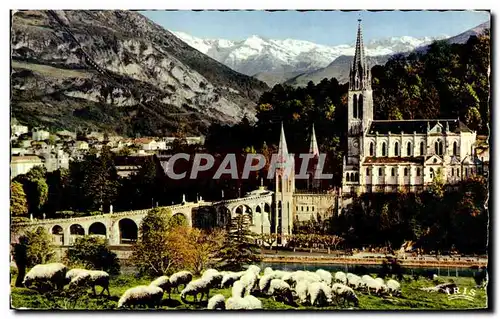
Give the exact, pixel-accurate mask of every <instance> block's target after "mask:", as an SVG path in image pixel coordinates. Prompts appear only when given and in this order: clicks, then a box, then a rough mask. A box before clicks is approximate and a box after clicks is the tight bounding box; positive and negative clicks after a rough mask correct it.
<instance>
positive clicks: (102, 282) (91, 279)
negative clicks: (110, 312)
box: [66, 269, 111, 297]
mask: <svg viewBox="0 0 500 319" xmlns="http://www.w3.org/2000/svg"><path fill="white" fill-rule="evenodd" d="M75 273H76V274H78V275H77V276H73V274H75ZM71 276H73V279H71V282H70V286H75V285H76V286H83V285H88V286H91V287H92V291H93V292H94V296H95V295H97V293H96V291H95V287H96V286H100V287H101V288H102V291H101V293H100V294H99V295H102V294H103V293H104V291H107V292H108V297H109V296H111V293H110V291H109V274H108V273H107V272H105V271H103V270H86V269H79V271H77V272H73V273H72V274H71ZM67 278H68V275H66V279H67Z"/></svg>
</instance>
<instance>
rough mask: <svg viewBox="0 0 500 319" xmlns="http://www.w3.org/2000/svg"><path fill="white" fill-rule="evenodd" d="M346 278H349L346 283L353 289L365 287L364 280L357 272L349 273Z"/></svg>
mask: <svg viewBox="0 0 500 319" xmlns="http://www.w3.org/2000/svg"><path fill="white" fill-rule="evenodd" d="M346 279H347V283H346V284H347V285H348V286H349V287H351V288H353V289H359V288H361V287H363V282H362V280H361V277H359V276H357V275H355V274H351V273H348V274H347V276H346Z"/></svg>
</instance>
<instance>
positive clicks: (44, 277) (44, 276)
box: [23, 263, 67, 289]
mask: <svg viewBox="0 0 500 319" xmlns="http://www.w3.org/2000/svg"><path fill="white" fill-rule="evenodd" d="M66 271H67V268H66V266H65V265H64V264H61V263H50V264H39V265H36V266H35V267H33V268H31V270H30V271H29V272H28V273H27V274H26V276H24V280H23V285H24V286H25V287H26V288H29V287H31V285H33V284H39V285H40V287H39V288H42V287H46V286H50V287H52V286H55V288H56V289H63V288H64V285H65V284H66Z"/></svg>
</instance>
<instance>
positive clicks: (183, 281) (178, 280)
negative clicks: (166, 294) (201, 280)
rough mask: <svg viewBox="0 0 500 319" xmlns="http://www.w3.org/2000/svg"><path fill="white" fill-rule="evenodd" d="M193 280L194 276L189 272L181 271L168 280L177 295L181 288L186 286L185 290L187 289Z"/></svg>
mask: <svg viewBox="0 0 500 319" xmlns="http://www.w3.org/2000/svg"><path fill="white" fill-rule="evenodd" d="M192 279H193V274H191V273H190V272H189V271H185V270H184V271H179V272H176V273H175V274H173V275H172V276H170V278H169V279H168V280H169V281H170V287H171V288H173V289H174V290H175V291H176V292H177V293H178V292H179V288H178V287H179V286H180V285H184V288H186V285H187V284H188V283H189V282H190V281H191V280H192Z"/></svg>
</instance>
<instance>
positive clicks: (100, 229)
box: [88, 222, 107, 236]
mask: <svg viewBox="0 0 500 319" xmlns="http://www.w3.org/2000/svg"><path fill="white" fill-rule="evenodd" d="M88 233H89V235H104V236H106V233H107V232H106V226H105V225H104V224H103V223H101V222H95V223H92V225H90V227H89V231H88Z"/></svg>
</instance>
